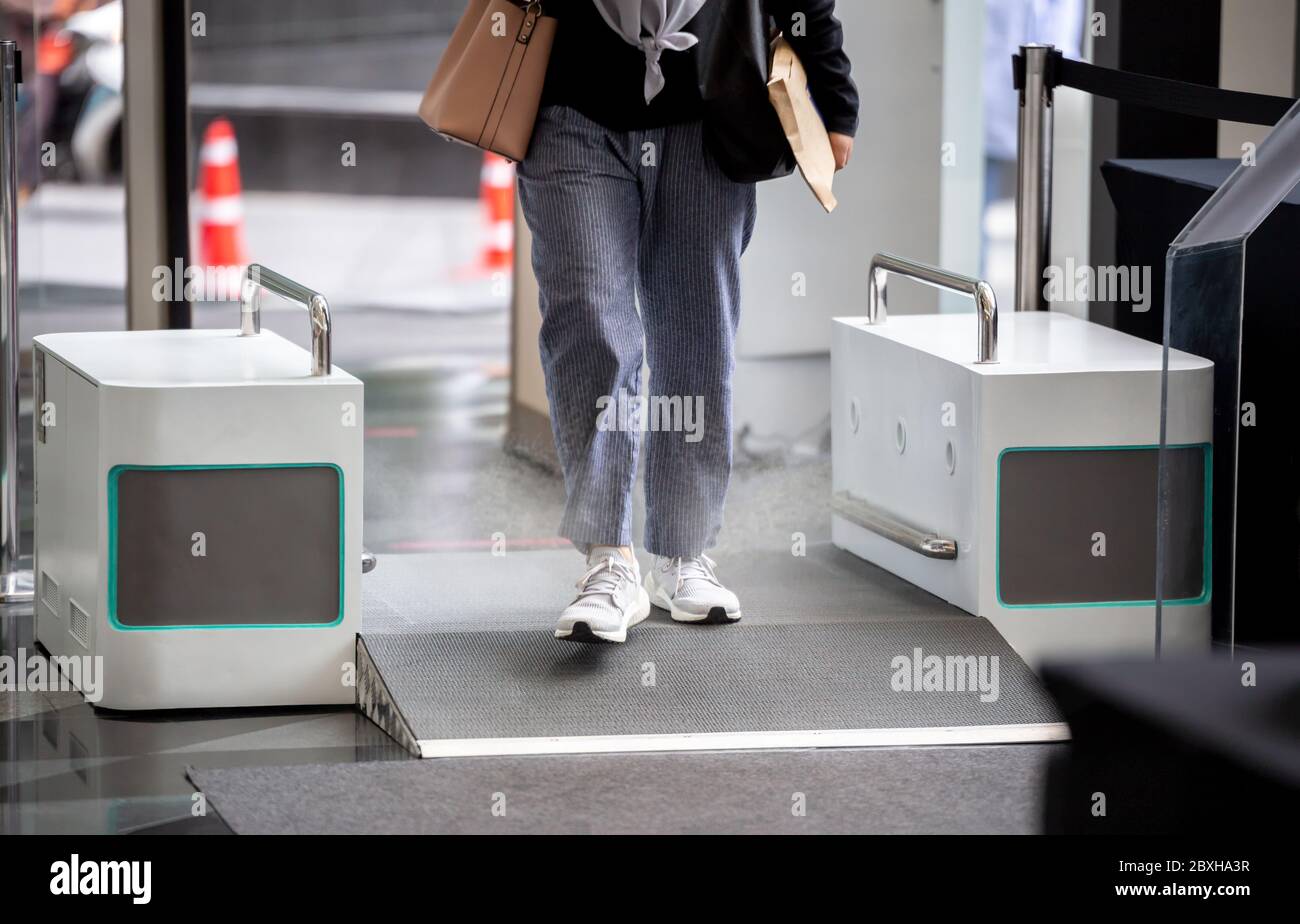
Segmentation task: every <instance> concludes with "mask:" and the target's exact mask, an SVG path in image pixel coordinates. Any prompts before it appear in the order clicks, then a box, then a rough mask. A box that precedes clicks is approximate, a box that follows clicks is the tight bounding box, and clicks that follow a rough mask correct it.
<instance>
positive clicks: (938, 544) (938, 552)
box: [831, 491, 957, 561]
mask: <svg viewBox="0 0 1300 924" xmlns="http://www.w3.org/2000/svg"><path fill="white" fill-rule="evenodd" d="M831 509H832V510H834V511H835V512H836V513H838V514H839V515H840V516H842V517H844V518H845V519H846V520H849V521H850V522H853V523H856V524H857V525H859V526H861V527H862V528H863V529H869V530H871V532H873V533H875V534H876V535H877V536H883V537H884V538H886V539H888V540H889V541H890V542H896V543H898V544H899V545H901V546H902V547H903V548H905V549H911V550H912V551H913V552H917V553H919V554H921V555H924V556H925V557H926V558H938V559H941V560H943V561H953V560H955V559H956V558H957V542H956V540H955V539H946V538H944V537H943V536H940V535H937V534H936V533H933V532H926V531H925V530H921V529H917V528H916V527H915V526H910V525H909V524H907V523H904V522H903V521H902V520H899V519H897V518H896V517H894V516H892V515H891V514H889V513H886V512H885V511H884V510H881V509H880V508H879V507H877V506H876V505H875V504H871V503H868V502H867V501H864V500H863V499H862V498H860V497H854V496H853V495H852V494H850V493H848V492H847V491H840V492H839V493H838V494H836V495H835V496H834V497H832V498H831Z"/></svg>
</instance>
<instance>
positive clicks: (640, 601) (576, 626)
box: [555, 545, 650, 642]
mask: <svg viewBox="0 0 1300 924" xmlns="http://www.w3.org/2000/svg"><path fill="white" fill-rule="evenodd" d="M576 586H577V588H578V597H577V599H575V600H574V601H573V602H572V603H570V604H569V605H568V606H567V607H565V609H564V612H563V613H561V614H560V621H559V623H558V624H557V625H556V627H555V637H556V638H562V639H567V640H568V641H571V642H625V641H627V630H628V629H630V628H631V627H632V626H635V625H636V624H637V623H639V622H640V621H641V620H643V619H645V618H646V617H647V616H649V615H650V598H649V596H647V595H646V592H645V590H644V589H643V588H642V587H641V572H640V568H639V567H638V566H637V563H636V561H635V560H633V561H628V560H627V559H626V558H624V557H623V553H622V552H620V551H619V550H618V549H617V548H614V547H611V546H604V545H598V546H594V547H593V548H592V550H591V552H590V553H588V555H587V573H586V574H584V575H583V576H582V577H580V578H578V583H577V585H576Z"/></svg>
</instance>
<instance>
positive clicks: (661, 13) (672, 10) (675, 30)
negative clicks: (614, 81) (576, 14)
mask: <svg viewBox="0 0 1300 924" xmlns="http://www.w3.org/2000/svg"><path fill="white" fill-rule="evenodd" d="M593 2H594V3H595V4H596V9H598V10H599V11H600V15H601V16H602V17H603V18H604V20H605V22H606V23H608V24H609V27H610V28H611V29H613V30H614V31H615V32H617V33H618V34H619V36H620V37H622V39H623V41H625V42H627V43H628V44H629V45H635V46H637V47H638V48H640V49H641V50H642V51H643V52H645V101H646V102H647V103H648V102H650V100H652V99H654V98H655V97H656V96H658V95H659V91H660V90H662V89H663V88H664V72H663V70H661V69H660V67H659V56H660V55H662V54H663V53H664V52H665V51H685V50H686V49H688V48H690V47H691V46H692V45H694V44H695V43H696V42H697V41H699V39H697V38H696V37H695V36H693V35H691V34H690V33H689V32H684V31H682V26H684V25H686V24H687V23H688V22H690V21H691V19H692V18H693V17H694V16H695V14H696V13H698V12H699V11H700V7H702V6H704V0H593Z"/></svg>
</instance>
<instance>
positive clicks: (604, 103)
mask: <svg viewBox="0 0 1300 924" xmlns="http://www.w3.org/2000/svg"><path fill="white" fill-rule="evenodd" d="M749 2H753V3H761V4H762V10H763V12H765V13H766V14H767V15H770V16H771V17H772V18H773V19H774V20H775V22H776V25H777V28H778V29H780V30H782V31H783V32H784V33H785V34H786V38H787V39H788V40H789V42H790V44H791V46H792V47H793V48H794V51H795V53H796V54H797V55H798V56H799V59H800V61H802V62H803V65H804V69H805V70H806V71H807V72H808V84H809V89H810V90H811V92H812V97H813V102H814V103H815V104H816V105H817V109H818V111H819V112H820V113H821V116H822V119H823V121H824V122H825V123H826V128H827V129H828V130H830V131H834V132H843V133H844V134H846V135H852V134H853V133H854V132H855V131H856V130H857V126H858V91H857V88H856V87H855V86H854V85H853V80H852V78H851V77H850V76H849V59H848V56H847V55H845V54H844V49H843V40H844V32H843V29H841V27H840V23H839V20H837V19H836V18H835V16H834V10H835V0H706V3H705V8H704V9H701V11H700V13H699V14H698V15H697V16H696V18H695V19H693V20H692V21H691V23H688V24H687V25H686V27H685V28H686V31H687V32H693V33H694V31H695V30H694V29H693V28H692V27H693V25H694V24H696V22H697V20H701V19H703V18H705V17H706V16H709V15H713V14H714V13H715V12H716V11H715V10H712V9H709V7H710V5H714V4H736V3H749ZM542 7H543V11H544V12H545V14H546V15H547V16H554V17H555V18H556V19H557V20H558V23H557V29H556V36H555V46H554V48H553V49H552V50H551V61H550V65H549V67H548V69H547V73H546V84H545V86H544V87H543V90H542V105H548V104H553V105H564V106H571V107H572V108H574V109H577V110H578V111H580V112H582V113H583V114H584V115H586V116H587V117H589V118H591V119H594V120H595V121H597V122H599V123H601V124H602V125H604V126H606V127H607V128H611V129H614V130H616V131H630V130H633V129H640V128H653V127H656V126H660V125H668V124H671V123H674V122H687V121H692V120H695V119H700V118H703V117H705V111H704V106H703V103H702V100H701V95H700V87H699V79H700V75H699V73H698V71H697V68H696V58H697V56H698V47H699V46H695V47H693V48H691V49H688V50H687V51H684V52H677V51H665V52H664V53H663V56H662V57H661V58H660V67H661V68H662V69H663V73H664V78H665V84H664V88H663V90H661V91H660V92H659V94H658V95H657V96H656V97H655V98H654V99H653V100H651V101H650V104H649V105H647V104H646V102H645V96H644V89H643V83H644V76H645V56H644V55H643V54H642V52H641V49H639V48H636V47H634V46H633V45H630V44H628V43H627V42H625V41H623V39H622V38H621V37H620V36H619V35H617V34H616V33H615V32H614V30H613V29H611V28H610V27H609V26H608V25H607V24H606V23H605V20H604V19H603V18H602V17H601V15H600V12H599V11H598V10H597V9H596V7H595V4H593V3H592V2H591V0H543V2H542ZM799 14H802V16H803V17H804V26H803V28H802V30H801V31H802V34H797V33H796V31H795V29H793V28H792V24H793V23H794V22H795V17H796V15H799Z"/></svg>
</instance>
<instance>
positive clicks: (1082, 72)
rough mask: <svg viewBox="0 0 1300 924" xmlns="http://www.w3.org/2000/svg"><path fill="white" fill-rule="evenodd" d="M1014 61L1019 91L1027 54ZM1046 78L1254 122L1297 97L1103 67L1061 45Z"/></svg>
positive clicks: (1267, 120) (1122, 98)
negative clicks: (1071, 55)
mask: <svg viewBox="0 0 1300 924" xmlns="http://www.w3.org/2000/svg"><path fill="white" fill-rule="evenodd" d="M1011 62H1012V63H1011V69H1012V81H1013V82H1014V84H1015V88H1016V89H1017V90H1023V89H1024V85H1025V58H1024V55H1020V54H1017V55H1013V56H1012V59H1011ZM1046 81H1047V85H1048V86H1049V87H1051V88H1055V87H1074V88H1075V89H1076V90H1083V91H1084V92H1085V93H1091V94H1093V95H1094V96H1104V97H1106V98H1108V99H1113V100H1118V101H1119V102H1121V103H1130V104H1132V105H1135V106H1147V107H1149V108H1151V109H1160V110H1164V111H1165V112H1177V113H1181V114H1182V115H1189V116H1198V117H1201V118H1206V119H1222V120H1224V121H1227V122H1246V123H1249V124H1251V125H1276V124H1277V121H1278V119H1280V118H1282V116H1283V115H1285V114H1286V112H1287V110H1289V109H1290V108H1291V107H1292V106H1293V105H1295V102H1296V101H1295V100H1294V99H1288V98H1287V97H1285V96H1268V95H1266V94H1263V93H1244V92H1241V91H1239V90H1224V89H1222V88H1220V87H1208V86H1205V85H1204V84H1199V83H1186V82H1184V81H1182V80H1170V79H1169V78H1167V77H1152V76H1151V75H1150V74H1132V73H1129V72H1127V71H1118V70H1114V69H1113V68H1109V67H1098V66H1097V65H1095V64H1088V63H1086V62H1084V61H1073V60H1071V59H1070V58H1067V57H1065V56H1064V55H1063V54H1062V53H1061V52H1060V51H1057V50H1056V49H1052V50H1051V51H1050V52H1049V53H1048V61H1047V74H1046Z"/></svg>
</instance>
